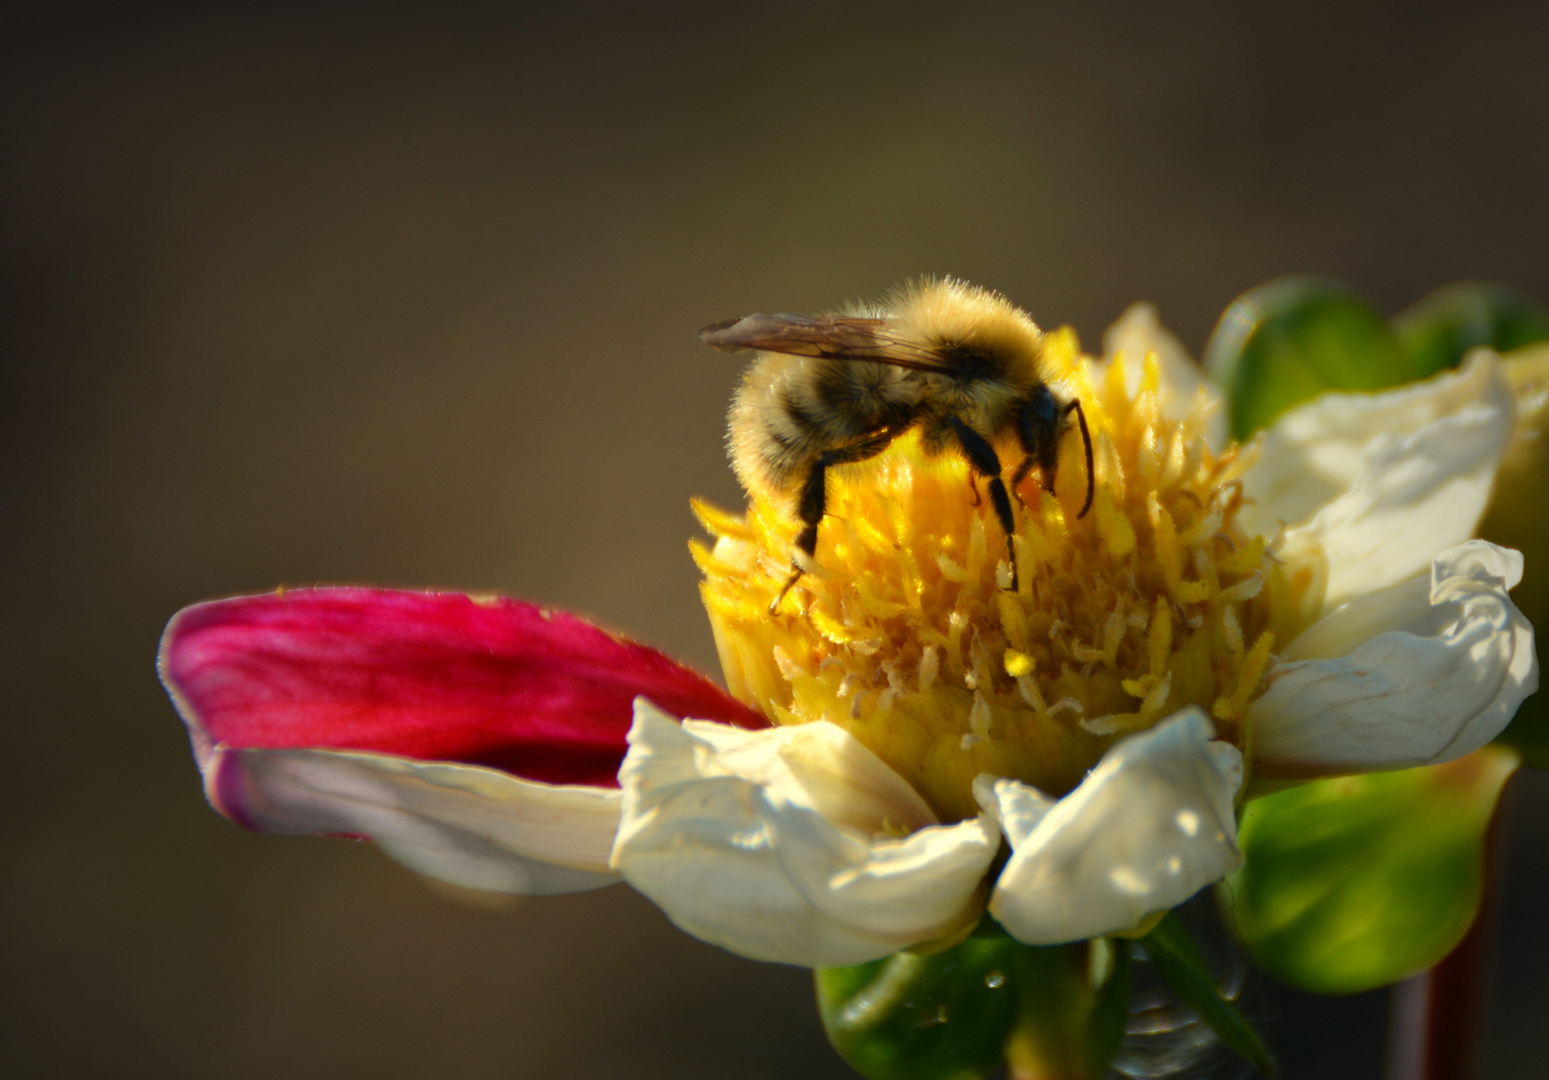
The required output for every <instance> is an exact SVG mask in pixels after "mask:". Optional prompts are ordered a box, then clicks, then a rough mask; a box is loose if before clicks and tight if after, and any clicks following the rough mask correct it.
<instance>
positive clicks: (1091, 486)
mask: <svg viewBox="0 0 1549 1080" xmlns="http://www.w3.org/2000/svg"><path fill="white" fill-rule="evenodd" d="M1072 412H1074V413H1075V414H1076V423H1078V424H1080V425H1081V441H1082V443H1083V444H1085V446H1086V503H1085V504H1084V505H1083V506H1082V507H1081V513H1079V514H1077V515H1076V517H1077V518H1084V517H1086V512H1087V511H1088V510H1090V509H1092V497H1093V496H1094V495H1096V494H1097V472H1096V469H1095V466H1094V463H1093V460H1092V432H1091V431H1090V430H1089V429H1088V428H1087V426H1086V410H1085V409H1083V408H1082V407H1081V399H1080V398H1075V399H1074V400H1072V401H1071V403H1070V404H1069V405H1066V406H1065V415H1066V416H1069V415H1070V414H1071V413H1072Z"/></svg>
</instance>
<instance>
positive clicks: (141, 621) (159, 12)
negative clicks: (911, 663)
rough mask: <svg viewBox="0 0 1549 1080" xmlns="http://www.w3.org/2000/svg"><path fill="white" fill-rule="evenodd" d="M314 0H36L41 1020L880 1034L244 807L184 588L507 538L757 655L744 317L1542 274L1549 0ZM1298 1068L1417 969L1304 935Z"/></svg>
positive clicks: (313, 1058)
mask: <svg viewBox="0 0 1549 1080" xmlns="http://www.w3.org/2000/svg"><path fill="white" fill-rule="evenodd" d="M557 6H558V5H546V6H544V7H542V8H537V9H532V8H528V7H526V6H524V5H520V4H501V5H495V4H474V3H449V2H443V3H438V4H435V5H431V4H420V5H411V4H391V3H375V4H366V3H361V4H358V5H353V4H331V5H320V4H308V5H284V4H269V5H263V6H262V7H259V6H254V7H253V8H251V9H249V10H240V9H238V8H234V7H215V6H213V5H210V6H203V7H194V6H189V7H167V6H157V5H148V4H119V5H112V6H103V7H101V8H95V9H93V8H84V7H80V6H76V5H61V4H39V3H33V4H26V3H12V4H8V5H6V6H5V9H4V12H3V14H0V360H3V376H0V379H3V381H0V407H3V409H4V423H3V427H0V454H3V472H0V499H3V507H0V552H3V554H0V558H3V564H0V565H3V575H4V580H3V583H0V589H3V592H0V596H3V601H0V620H3V621H0V672H3V676H0V677H3V698H0V701H3V702H4V705H3V709H4V713H3V717H4V719H3V727H0V735H3V742H0V746H3V751H0V875H3V876H0V1048H3V1049H0V1062H3V1065H0V1068H3V1069H4V1071H5V1072H6V1073H7V1074H8V1075H18V1076H81V1077H138V1076H144V1077H157V1078H173V1077H218V1078H227V1077H231V1078H239V1077H240V1078H267V1077H279V1076H284V1077H298V1078H311V1077H330V1078H331V1077H374V1078H385V1077H423V1076H431V1075H436V1076H447V1077H469V1078H485V1077H489V1078H511V1077H519V1078H528V1077H550V1076H565V1077H588V1078H590V1077H599V1078H601V1077H606V1078H613V1077H626V1076H627V1077H631V1078H644V1077H660V1078H682V1077H739V1078H743V1077H746V1078H755V1080H756V1078H764V1077H768V1078H775V1077H803V1078H806V1080H817V1078H819V1077H842V1076H846V1075H849V1074H848V1073H847V1070H846V1069H845V1068H844V1067H843V1066H842V1065H841V1064H840V1063H839V1062H838V1061H837V1059H836V1058H834V1057H833V1056H832V1055H831V1053H830V1052H829V1051H828V1049H827V1047H826V1045H825V1044H824V1042H823V1037H822V1034H821V1032H820V1029H819V1027H818V1025H817V1021H816V1017H815V1012H814V1009H813V1006H812V1004H811V1000H810V988H809V983H808V977H807V975H806V974H805V973H804V972H800V971H796V970H793V969H786V968H778V967H770V966H764V965H759V964H754V963H751V962H747V961H743V960H740V959H737V958H735V957H731V956H729V955H727V954H725V953H722V952H720V951H718V950H716V949H714V948H712V947H710V946H708V945H704V944H701V943H700V942H698V941H695V940H693V939H691V938H688V937H686V936H684V935H681V934H679V933H677V932H676V931H674V930H673V929H672V928H671V927H670V926H669V925H668V924H667V923H666V922H665V920H664V919H663V918H662V917H661V916H660V915H659V914H658V913H657V912H656V911H655V910H654V909H653V908H652V907H651V906H650V905H649V904H647V903H646V902H644V901H643V900H641V899H640V898H638V897H637V896H635V895H633V894H631V893H630V892H629V891H628V890H626V889H623V888H615V889H610V890H605V891H603V892H599V893H593V894H588V895H585V896H581V897H572V898H554V899H543V900H533V901H529V902H527V903H525V904H517V903H513V904H511V905H510V906H509V907H508V909H506V910H501V911H492V910H480V909H478V908H475V907H470V906H467V905H466V904H464V903H459V902H456V901H454V900H452V899H449V898H448V897H446V896H444V895H441V894H438V893H435V892H433V891H432V890H431V889H430V888H428V887H427V886H426V885H425V884H423V883H422V882H421V881H419V880H418V879H416V878H414V877H413V876H411V875H410V874H408V873H407V872H405V871H402V870H400V869H398V868H397V867H396V866H393V865H391V864H389V863H388V862H387V860H385V859H384V858H382V857H381V856H380V855H379V854H378V853H377V852H375V851H373V850H372V849H371V848H370V847H369V846H365V845H353V844H349V843H344V842H338V841H321V840H316V841H300V840H286V839H274V838H264V837H258V836H253V835H249V834H245V833H243V832H241V831H240V830H238V829H236V828H235V827H234V826H231V825H229V824H228V823H226V822H225V821H223V820H222V819H220V818H218V817H217V816H216V815H215V814H214V813H212V812H211V811H209V810H208V809H207V808H206V806H205V804H204V802H203V799H202V797H201V794H200V790H199V786H198V783H197V777H196V774H195V771H194V768H193V765H192V763H191V761H190V759H189V755H188V752H187V746H186V742H185V739H184V736H183V731H182V728H181V725H180V724H179V723H178V721H177V719H176V717H175V716H174V715H173V712H172V709H171V708H170V707H169V705H168V704H167V702H166V700H165V698H164V696H163V694H162V692H161V690H160V688H159V687H158V686H157V683H156V680H155V676H154V672H153V668H152V659H153V656H154V652H155V647H156V640H157V636H158V634H159V633H160V630H161V627H162V624H163V623H164V622H165V620H166V619H167V617H168V616H169V615H170V614H171V613H172V612H173V611H174V610H176V609H177V608H178V607H180V606H181V605H183V604H186V603H189V602H191V601H194V600H197V599H200V598H203V597H208V596H213V595H219V594H222V593H231V592H238V591H252V590H261V589H267V588H269V587H271V586H273V585H276V584H279V583H282V582H283V583H287V584H301V583H307V582H315V581H367V582H378V583H384V584H388V583H390V584H405V585H424V584H434V585H446V586H467V587H475V588H480V589H490V588H498V589H501V590H505V591H508V592H510V593H513V594H517V595H521V596H526V597H532V598H536V599H541V600H544V601H550V602H553V603H555V604H560V605H565V606H569V607H573V608H577V609H580V610H582V611H586V612H590V613H592V614H594V615H595V616H597V617H600V618H601V619H603V620H605V621H606V622H608V623H610V624H613V625H616V626H620V627H627V628H629V629H631V630H632V631H633V632H634V633H635V634H636V635H637V636H639V637H641V638H642V639H644V640H646V641H650V642H653V643H656V644H658V645H660V646H663V647H665V648H666V649H668V650H669V651H671V652H673V653H676V654H677V655H679V656H682V657H684V658H687V659H688V660H690V661H692V662H694V663H695V664H696V665H698V666H700V667H701V668H702V669H705V670H714V665H715V660H714V652H713V649H712V646H711V641H710V635H709V633H708V631H707V628H706V625H705V623H704V620H703V617H702V613H701V611H700V607H699V601H698V598H697V594H696V592H695V572H694V570H693V567H692V565H691V564H690V562H689V559H688V555H687V552H686V551H685V548H684V541H685V540H686V538H687V537H689V536H690V535H691V534H693V532H694V526H693V523H692V521H691V519H690V517H689V514H688V509H687V500H688V498H689V497H690V496H691V495H694V494H700V495H706V496H709V497H711V498H713V499H715V500H717V501H719V502H721V503H723V504H732V505H735V504H736V503H737V502H738V499H739V493H738V490H737V487H736V484H735V482H734V480H733V478H732V476H731V474H730V472H729V470H728V469H727V468H726V465H725V462H724V460H723V457H722V452H721V439H722V422H723V415H724V409H725V406H726V403H727V400H728V397H729V394H730V392H731V389H732V387H733V385H734V383H735V381H736V379H737V377H738V373H739V365H738V363H737V362H736V361H735V360H732V359H729V358H727V357H724V356H721V355H718V354H715V353H712V352H709V351H708V350H706V349H703V348H702V347H700V346H699V345H698V343H697V342H696V340H695V332H696V331H697V330H698V328H699V327H700V326H702V325H704V324H705V323H708V322H710V321H712V320H716V319H720V318H725V317H727V316H730V315H740V314H744V313H746V312H749V311H753V310H793V311H804V310H815V309H820V308H823V307H826V306H830V305H832V304H834V303H836V302H838V301H840V300H842V299H845V298H848V297H852V296H864V295H870V294H875V293H877V292H879V291H881V290H883V289H884V288H886V287H887V286H889V285H890V284H892V283H894V282H896V281H898V280H899V279H901V278H903V277H905V276H907V275H911V274H917V273H921V272H931V273H951V274H957V275H961V276H964V277H967V278H970V279H972V280H974V281H977V282H980V283H983V284H986V285H991V286H994V287H996V288H999V289H1001V290H1004V291H1005V292H1007V293H1008V294H1009V295H1010V296H1011V297H1012V298H1013V299H1014V300H1016V301H1017V302H1019V303H1021V304H1023V305H1025V306H1026V307H1028V308H1029V309H1030V310H1031V311H1032V312H1033V313H1034V315H1035V316H1036V317H1037V318H1038V319H1039V321H1040V322H1043V323H1045V324H1047V325H1057V324H1061V323H1071V324H1073V325H1074V326H1075V327H1076V328H1077V329H1078V330H1079V331H1080V333H1081V336H1082V339H1083V340H1084V341H1085V342H1086V343H1088V345H1090V346H1093V347H1095V346H1096V345H1097V344H1098V342H1099V337H1100V334H1101V331H1102V330H1103V328H1104V327H1105V326H1106V325H1107V324H1108V322H1109V321H1111V320H1112V319H1113V318H1114V317H1115V316H1117V315H1118V314H1119V312H1120V311H1121V310H1122V309H1123V308H1124V306H1125V305H1127V304H1128V303H1130V302H1131V301H1133V300H1137V299H1150V300H1153V301H1155V302H1156V303H1157V304H1158V305H1159V306H1160V308H1161V311H1162V314H1163V317H1164V319H1165V320H1166V321H1167V322H1169V323H1170V324H1171V325H1172V326H1173V327H1174V328H1175V329H1176V330H1177V331H1178V332H1179V333H1180V334H1181V335H1182V337H1183V339H1184V340H1185V342H1186V343H1187V344H1188V345H1189V346H1190V348H1191V349H1192V350H1193V351H1194V352H1195V353H1196V354H1198V352H1199V351H1200V350H1201V349H1202V347H1203V345H1204V342H1205V339H1206V337H1207V336H1208V333H1209V331H1210V328H1211V326H1212V323H1213V321H1214V319H1215V318H1216V316H1217V315H1218V313H1219V312H1220V311H1221V309H1222V308H1223V307H1224V306H1225V305H1226V304H1227V303H1228V302H1229V301H1230V300H1231V299H1232V297H1233V296H1234V295H1235V294H1236V293H1238V292H1239V291H1241V290H1243V289H1245V288H1247V287H1249V286H1252V285H1255V284H1257V283H1259V282H1261V281H1264V280H1265V279H1268V278H1271V277H1274V276H1276V275H1280V274H1285V273H1288V272H1293V271H1311V272H1317V273H1325V274H1332V275H1334V276H1337V277H1341V278H1344V279H1345V280H1347V281H1349V282H1350V283H1351V284H1352V285H1354V286H1355V287H1356V288H1358V289H1360V290H1361V291H1363V292H1365V293H1366V294H1368V295H1369V296H1370V297H1372V298H1373V299H1374V300H1375V301H1377V302H1378V303H1379V304H1381V305H1383V306H1385V307H1386V308H1387V309H1388V310H1393V309H1396V308H1398V307H1400V306H1403V305H1404V304H1407V303H1408V302H1410V301H1411V300H1413V299H1415V298H1416V297H1418V296H1419V295H1420V294H1421V293H1423V292H1425V291H1426V290H1428V289H1430V288H1432V287H1433V286H1436V285H1439V284H1442V283H1444V282H1448V281H1452V280H1455V279H1458V278H1490V279H1499V280H1503V281H1506V282H1510V283H1512V284H1514V285H1516V286H1518V287H1520V288H1522V289H1524V290H1525V291H1527V292H1529V293H1531V294H1535V295H1537V296H1538V297H1540V298H1546V299H1549V258H1546V254H1549V198H1546V194H1549V78H1546V77H1545V42H1546V41H1549V14H1546V9H1545V7H1544V5H1542V4H1529V3H1482V2H1473V3H1466V4H1465V3H1444V2H1431V3H1413V4H1407V5H1397V4H1383V5H1364V4H1351V3H1318V4H1305V3H1304V4H1298V5H1286V4H1274V5H1269V4H1262V5H1244V4H1228V3H1220V4H1198V3H1170V4H1166V5H1160V4H1127V5H1116V4H1108V3H1090V4H1084V5H1068V6H1066V7H1065V8H1064V9H1063V10H1056V9H1055V8H1053V7H1052V6H1044V5H1039V6H1034V5H1015V6H1014V5H1010V4H974V3H956V4H952V5H924V4H905V3H888V4H882V3H878V4H834V5H829V4H824V5H810V6H809V5H797V4H787V5H781V6H780V7H779V8H773V7H752V6H739V5H734V4H716V5H710V4H706V5H703V6H700V7H680V6H669V5H660V4H659V5H651V6H649V9H647V7H646V6H645V5H641V6H640V7H639V8H625V7H624V6H617V7H605V6H597V5H592V4H578V3H572V4H567V5H564V10H563V12H557V11H555V10H552V8H553V7H557ZM1514 794H1515V807H1516V809H1515V816H1514V818H1513V821H1512V831H1511V851H1510V860H1511V861H1510V866H1509V871H1508V878H1507V887H1506V889H1505V890H1504V894H1505V913H1504V919H1505V922H1504V929H1505V933H1506V935H1507V937H1506V940H1507V946H1506V947H1505V948H1504V949H1503V950H1502V955H1501V956H1500V963H1499V965H1498V968H1497V974H1496V978H1495V983H1494V995H1495V996H1494V1000H1493V1004H1492V1006H1491V1019H1490V1024H1489V1028H1488V1039H1487V1046H1486V1049H1485V1060H1486V1065H1487V1069H1486V1073H1487V1075H1489V1076H1492V1077H1509V1078H1517V1077H1525V1076H1529V1075H1534V1074H1535V1069H1536V1068H1541V1067H1542V1052H1541V1051H1539V1050H1537V1049H1536V1047H1537V1046H1538V1045H1539V1044H1540V1043H1541V1040H1542V1035H1541V1030H1542V1027H1543V1025H1544V1023H1545V1021H1549V994H1546V990H1545V988H1544V982H1543V979H1542V975H1543V967H1544V961H1545V960H1546V959H1549V955H1546V954H1549V936H1546V931H1545V930H1544V928H1543V927H1542V925H1541V924H1542V920H1541V918H1539V917H1537V911H1538V910H1541V909H1542V907H1543V906H1544V905H1545V904H1549V865H1546V863H1549V860H1546V859H1545V858H1544V851H1545V850H1546V847H1545V845H1546V843H1549V784H1546V783H1545V782H1544V780H1542V779H1539V778H1527V779H1526V780H1525V781H1521V782H1519V783H1517V785H1516V789H1515V793H1514ZM1254 1008H1255V1010H1256V1012H1257V1014H1258V1015H1259V1017H1260V1018H1261V1019H1262V1020H1263V1021H1264V1024H1265V1027H1266V1029H1267V1030H1268V1031H1269V1033H1270V1035H1271V1037H1272V1038H1273V1039H1275V1041H1276V1042H1277V1044H1278V1045H1279V1047H1280V1049H1281V1051H1282V1053H1283V1056H1284V1058H1285V1060H1286V1062H1287V1066H1288V1067H1287V1076H1288V1077H1290V1078H1291V1080H1302V1078H1314V1077H1316V1078H1329V1080H1333V1078H1345V1077H1350V1078H1356V1077H1374V1076H1377V1075H1379V1073H1380V1068H1381V1066H1380V1061H1381V1058H1382V1052H1383V1038H1384V1017H1385V1009H1386V999H1385V997H1384V995H1381V994H1376V995H1367V996H1364V997H1361V998H1357V999H1353V1000H1350V1001H1322V1000H1318V999H1313V998H1308V997H1302V996H1298V995H1292V994H1289V993H1286V992H1283V991H1280V990H1278V989H1276V988H1274V987H1266V988H1264V989H1263V990H1262V992H1261V993H1260V996H1259V998H1258V999H1257V1004H1256V1005H1255V1006H1254Z"/></svg>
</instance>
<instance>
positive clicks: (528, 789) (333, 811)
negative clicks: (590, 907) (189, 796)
mask: <svg viewBox="0 0 1549 1080" xmlns="http://www.w3.org/2000/svg"><path fill="white" fill-rule="evenodd" d="M216 754H217V755H218V760H216V761H213V762H211V763H209V764H208V765H207V766H206V783H207V785H208V786H209V788H210V795H211V799H212V801H215V802H216V804H217V805H218V806H220V807H221V808H222V809H223V810H224V811H225V812H226V813H228V814H229V815H230V816H231V817H233V818H234V819H235V820H237V821H239V822H241V823H242V824H244V825H247V826H248V827H250V828H253V829H257V830H259V831H261V832H272V833H289V834H315V833H342V834H347V835H354V836H368V837H370V838H371V839H373V840H375V841H376V842H377V844H378V845H379V846H380V847H381V848H382V849H383V850H384V851H386V852H387V853H388V854H389V855H391V856H392V857H393V858H395V859H397V860H398V861H399V862H401V863H403V864H404V865H406V866H408V867H409V868H410V869H412V870H416V871H418V872H419V873H422V874H428V875H429V876H431V877H437V878H441V879H442V880H444V881H450V882H452V883H453V884H454V885H461V886H463V887H465V888H470V889H487V890H490V891H493V892H508V893H523V894H527V895H545V894H549V893H564V892H581V891H583V890H586V889H595V888H599V887H601V886H603V885H611V884H612V883H614V882H615V881H617V880H618V877H617V875H615V874H613V873H612V872H611V871H610V870H609V869H608V854H609V851H610V849H611V848H612V846H613V836H614V833H615V831H616V830H617V827H618V819H619V803H620V799H621V796H620V794H619V792H618V791H616V790H612V789H608V788H593V787H582V786H559V785H554V784H542V783H538V782H537V781H533V780H523V779H520V778H519V777H515V776H511V775H510V774H508V773H504V772H501V771H499V770H498V769H488V768H483V767H480V766H476V765H453V764H446V763H440V762H424V761H415V760H412V759H409V758H402V757H397V756H394V755H391V754H370V753H361V752H357V751H345V750H226V749H219V750H217V751H216Z"/></svg>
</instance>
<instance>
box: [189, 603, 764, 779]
mask: <svg viewBox="0 0 1549 1080" xmlns="http://www.w3.org/2000/svg"><path fill="white" fill-rule="evenodd" d="M160 668H161V676H162V681H163V682H164V683H165V684H166V686H167V689H168V691H169V692H170V693H171V694H172V697H173V700H174V701H175V702H176V703H177V706H178V709H179V711H180V712H181V713H182V715H183V718H184V720H185V721H186V722H187V723H188V726H189V731H190V734H191V735H192V737H193V741H194V747H195V751H196V753H197V754H198V755H199V757H200V760H201V764H204V763H206V762H207V761H208V759H209V757H210V755H211V752H212V751H213V750H214V749H215V748H217V747H221V748H227V749H234V750H242V749H253V748H262V749H284V748H293V747H309V748H326V749H336V750H369V751H375V752H377V753H386V754H398V755H401V756H404V757H411V758H418V759H421V760H427V761H453V762H462V763H465V764H470V765H488V766H492V767H494V768H498V769H503V770H505V771H506V772H509V773H513V774H515V775H517V776H522V777H525V778H527V779H530V780H541V781H544V782H547V783H556V784H590V785H595V786H600V787H616V786H617V785H618V780H617V773H618V767H619V763H620V762H621V761H623V758H624V753H625V751H626V750H627V749H628V747H627V745H626V743H625V741H624V736H625V733H626V732H627V731H628V730H629V725H630V722H631V719H632V715H633V714H632V708H631V703H632V702H633V700H634V698H635V697H636V696H637V695H642V696H644V697H647V698H649V699H650V700H651V701H653V702H655V703H656V704H657V705H658V706H660V707H661V708H662V709H665V710H666V711H667V712H669V713H671V714H673V715H675V716H691V717H698V718H701V719H706V720H720V721H723V722H725V723H729V724H736V725H739V726H741V727H763V726H766V725H767V723H768V722H767V721H766V720H765V719H764V718H763V717H762V716H761V715H759V714H758V713H757V712H754V711H753V710H752V709H750V708H748V707H747V706H745V705H743V704H741V703H740V702H738V701H736V700H735V699H734V698H732V697H731V696H729V695H728V694H727V693H726V692H725V691H723V690H722V689H720V687H718V686H716V685H715V684H714V683H712V682H710V681H709V680H707V679H705V678H704V677H703V676H701V675H699V674H696V673H695V672H693V671H690V670H689V669H688V668H686V667H683V666H682V665H681V664H678V663H675V662H674V661H672V660H669V659H668V658H667V657H665V656H663V655H662V654H661V653H659V652H657V651H656V650H655V649H651V648H647V647H646V646H644V645H639V644H637V643H635V642H632V641H628V640H625V639H622V638H618V637H614V636H613V635H611V634H609V633H607V632H606V631H604V630H600V629H598V628H597V627H595V626H593V625H591V624H590V623H588V622H585V621H584V620H582V619H578V618H577V617H575V616H574V615H570V614H567V613H565V612H563V611H554V610H552V609H548V608H541V607H538V606H537V605H534V604H528V603H523V602H521V601H519V600H508V599H504V598H494V599H489V600H484V599H480V600H474V599H472V598H471V597H468V596H465V595H462V594H460V593H432V592H403V591H396V590H390V589H365V588H334V589H295V590H282V591H280V592H274V593H266V594H264V595H262V596H243V597H236V598H234V599H230V600H214V601H211V602H209V603H205V604H196V605H194V606H193V607H189V608H185V609H184V610H182V611H181V612H179V613H178V614H177V615H176V616H174V617H173V619H172V621H171V622H170V623H169V624H168V625H167V631H166V634H165V635H164V636H163V638H162V643H161V657H160ZM220 771H221V770H219V769H218V768H217V770H216V772H217V774H219V772H220ZM209 779H211V780H212V781H213V782H214V783H215V784H216V786H217V787H218V786H219V779H218V775H217V776H216V777H214V778H209ZM212 794H214V793H213V792H212Z"/></svg>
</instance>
